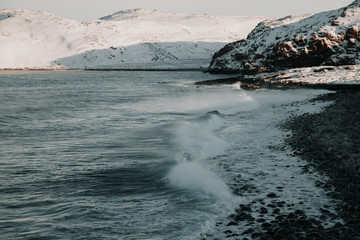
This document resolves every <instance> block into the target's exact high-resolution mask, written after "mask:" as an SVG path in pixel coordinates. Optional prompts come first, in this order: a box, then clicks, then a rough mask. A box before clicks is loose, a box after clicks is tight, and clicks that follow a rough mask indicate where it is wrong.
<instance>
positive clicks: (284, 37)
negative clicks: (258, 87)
mask: <svg viewBox="0 0 360 240" xmlns="http://www.w3.org/2000/svg"><path fill="white" fill-rule="evenodd" d="M355 64H360V0H356V1H354V2H353V3H352V4H350V5H349V6H347V7H345V8H341V9H338V10H333V11H328V12H323V13H319V14H315V15H311V16H309V15H305V16H298V17H291V16H289V17H285V18H282V19H276V20H266V21H264V22H261V23H260V24H259V25H258V26H257V27H256V28H255V29H254V30H253V31H252V32H251V33H250V34H249V35H248V37H247V38H246V39H245V40H241V41H237V42H234V43H231V44H228V45H226V46H225V47H224V48H222V49H221V50H220V51H218V52H217V53H215V55H214V56H213V60H212V62H211V65H210V68H209V69H210V71H211V72H239V73H242V74H254V73H261V72H273V71H277V70H282V69H287V68H298V67H311V66H323V65H324V66H325V65H332V66H334V65H335V66H339V65H355Z"/></svg>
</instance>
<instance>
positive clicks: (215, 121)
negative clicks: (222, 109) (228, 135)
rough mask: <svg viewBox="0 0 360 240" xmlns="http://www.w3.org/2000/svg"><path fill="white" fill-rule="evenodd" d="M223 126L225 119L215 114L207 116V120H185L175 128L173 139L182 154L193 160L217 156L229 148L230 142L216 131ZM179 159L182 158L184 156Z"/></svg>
mask: <svg viewBox="0 0 360 240" xmlns="http://www.w3.org/2000/svg"><path fill="white" fill-rule="evenodd" d="M222 126H223V120H222V119H221V118H220V117H218V116H217V115H214V114H212V115H210V116H209V117H207V119H206V120H205V121H204V120H201V121H196V122H183V123H182V124H181V125H180V126H179V127H178V128H177V129H176V130H175V137H174V140H173V141H174V143H175V146H177V147H178V149H179V152H181V156H183V155H184V154H186V155H188V157H187V158H188V159H191V160H192V161H201V160H205V159H207V158H210V157H216V156H218V155H221V154H223V153H224V152H225V150H226V149H227V148H228V144H227V143H226V142H225V141H224V140H222V139H220V138H219V137H218V136H216V133H215V131H217V130H219V129H220V128H221V127H222ZM177 160H182V158H181V157H180V158H178V159H177Z"/></svg>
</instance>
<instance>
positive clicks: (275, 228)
mask: <svg viewBox="0 0 360 240" xmlns="http://www.w3.org/2000/svg"><path fill="white" fill-rule="evenodd" d="M319 101H324V102H329V101H331V104H330V105H329V106H327V107H325V108H324V109H323V111H321V112H320V113H315V114H308V113H306V114H303V115H300V116H298V115H296V116H295V115H294V116H293V117H291V118H290V119H288V120H287V121H286V122H285V123H284V124H283V125H282V128H284V130H290V131H291V132H292V134H291V135H289V136H288V138H287V139H286V144H287V145H289V146H290V147H291V149H292V151H293V154H294V155H297V156H299V157H300V158H302V159H303V160H306V161H305V162H307V165H305V166H304V167H303V171H304V172H306V171H309V169H310V170H311V169H316V170H317V171H318V172H320V173H321V174H323V175H324V179H326V180H324V181H323V182H319V183H317V184H316V186H317V187H320V188H323V189H324V190H325V192H326V193H327V195H328V196H329V197H331V198H333V199H334V200H335V201H334V202H336V203H337V204H336V206H335V209H334V206H333V207H330V206H327V205H326V204H324V205H323V206H322V207H321V208H320V209H319V212H320V214H319V215H318V216H307V215H306V213H305V212H304V211H303V210H302V206H301V205H294V204H292V203H288V202H285V201H283V200H282V199H281V198H279V197H278V196H277V194H276V193H269V194H268V195H267V199H262V200H261V199H260V200H259V202H258V203H255V202H252V203H250V204H247V205H244V204H240V206H239V208H237V209H236V210H235V212H234V214H231V215H230V216H229V219H228V221H227V222H226V223H225V225H226V226H227V228H226V231H225V232H224V234H225V238H226V239H241V240H250V239H255V240H271V239H274V240H286V239H287V240H307V239H314V240H315V239H322V240H360V111H359V110H360V91H338V92H333V93H328V94H325V95H321V96H319V97H317V98H315V99H312V100H311V102H319ZM279 190H280V191H281V189H279ZM244 191H245V192H244V194H246V191H247V190H244ZM309 200H311V199H309ZM286 208H287V209H291V211H290V212H289V211H283V210H285V209H286ZM259 214H260V215H259ZM340 219H342V220H343V221H341V220H340ZM324 223H327V224H324ZM240 226H241V227H240ZM244 226H245V228H244Z"/></svg>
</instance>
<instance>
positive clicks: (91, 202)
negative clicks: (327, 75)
mask: <svg viewBox="0 0 360 240" xmlns="http://www.w3.org/2000/svg"><path fill="white" fill-rule="evenodd" d="M211 78H214V77H212V76H211V75H209V74H204V73H201V72H96V71H95V72H82V71H79V72H33V73H26V72H15V73H8V72H5V73H1V74H0V88H1V91H0V136H1V137H0V235H1V236H3V237H4V239H32V238H41V239H69V238H73V239H199V238H209V239H211V238H214V237H220V238H221V237H223V232H224V229H227V226H226V224H227V222H228V221H229V220H228V216H229V215H230V214H232V213H233V212H234V210H235V209H236V208H237V207H238V205H239V204H241V203H246V204H249V203H251V204H253V205H254V206H256V205H257V204H259V203H258V202H257V200H258V199H260V200H262V201H266V198H267V197H266V196H267V195H268V194H269V193H273V192H275V193H276V195H277V196H278V197H279V199H282V200H285V201H286V202H287V203H290V204H291V203H292V204H294V205H298V206H300V207H301V208H302V209H303V210H304V211H305V212H307V213H308V214H310V215H311V214H318V213H317V209H318V208H319V206H321V205H323V204H328V205H330V206H331V204H332V203H331V199H328V198H327V197H326V195H325V193H324V192H322V190H321V189H318V188H316V187H315V182H316V181H317V180H319V179H321V177H320V176H318V175H317V174H311V173H308V174H302V173H301V166H302V165H304V163H303V162H301V161H300V160H299V159H298V158H296V157H294V156H291V155H290V152H289V150H287V149H286V148H281V147H280V146H282V144H283V139H284V136H285V135H286V134H289V133H288V132H284V131H282V130H280V129H279V124H280V123H281V122H282V121H284V120H286V119H287V118H288V117H289V116H290V115H291V114H301V113H304V112H314V111H319V110H320V109H321V107H322V106H324V104H323V103H316V104H315V103H314V104H310V103H306V102H303V101H305V100H307V99H310V98H312V97H314V96H316V95H318V94H321V93H324V92H325V91H321V90H287V91H279V90H258V91H252V92H248V91H243V90H241V89H239V88H238V86H237V85H233V86H208V87H200V88H199V87H196V86H195V85H194V84H193V83H194V82H196V81H202V80H207V79H211ZM244 186H247V188H253V189H254V190H253V191H242V188H243V187H244ZM279 189H281V191H278V190H279ZM284 211H286V209H285V210H284ZM236 231H239V232H240V231H241V226H237V228H236V229H233V232H236Z"/></svg>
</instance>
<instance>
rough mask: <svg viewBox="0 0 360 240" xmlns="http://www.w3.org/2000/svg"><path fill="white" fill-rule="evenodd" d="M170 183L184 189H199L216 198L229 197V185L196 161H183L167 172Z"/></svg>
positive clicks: (230, 196)
mask: <svg viewBox="0 0 360 240" xmlns="http://www.w3.org/2000/svg"><path fill="white" fill-rule="evenodd" d="M169 179H170V181H171V183H172V184H174V185H175V186H177V187H180V188H184V189H191V190H195V191H201V192H203V193H205V194H208V195H212V196H215V197H218V198H224V199H231V198H232V194H231V191H230V189H229V187H228V186H227V185H226V184H225V183H224V182H223V181H222V180H221V179H220V178H219V177H218V176H217V175H216V174H215V173H213V172H211V171H209V170H208V169H206V168H205V167H204V165H202V164H200V163H198V162H183V163H180V164H178V165H176V166H175V167H174V168H173V169H172V170H171V172H170V174H169Z"/></svg>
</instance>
